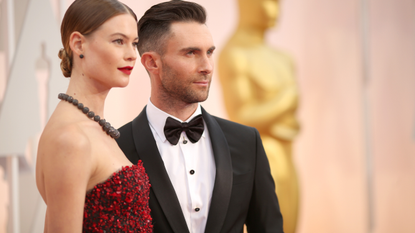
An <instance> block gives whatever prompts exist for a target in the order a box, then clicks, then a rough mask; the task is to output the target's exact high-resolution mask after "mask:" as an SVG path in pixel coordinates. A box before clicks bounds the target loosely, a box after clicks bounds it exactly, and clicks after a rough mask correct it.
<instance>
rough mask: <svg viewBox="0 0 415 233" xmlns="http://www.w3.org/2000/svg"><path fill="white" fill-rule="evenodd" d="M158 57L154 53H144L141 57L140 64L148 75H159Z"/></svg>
mask: <svg viewBox="0 0 415 233" xmlns="http://www.w3.org/2000/svg"><path fill="white" fill-rule="evenodd" d="M160 62H161V60H160V55H159V54H158V53H156V52H145V53H144V54H143V55H141V64H143V66H144V68H146V70H147V72H149V73H150V74H154V75H158V74H159V73H160V68H161V67H160V65H161V64H160Z"/></svg>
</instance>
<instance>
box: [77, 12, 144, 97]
mask: <svg viewBox="0 0 415 233" xmlns="http://www.w3.org/2000/svg"><path fill="white" fill-rule="evenodd" d="M137 35H138V34H137V22H136V21H135V19H134V18H133V17H132V16H131V15H129V14H121V15H117V16H114V17H112V18H110V19H109V20H107V21H106V22H105V23H104V24H102V25H101V26H100V27H99V28H98V29H97V30H96V31H94V32H93V33H92V34H91V35H89V36H87V37H86V42H85V43H84V44H83V45H82V46H83V48H82V49H83V51H84V52H83V55H84V58H83V59H81V66H82V72H83V74H82V75H84V76H86V78H88V79H89V80H91V81H92V80H93V81H94V82H95V83H96V84H97V85H98V86H97V87H98V88H100V87H101V88H104V89H106V88H112V87H125V86H127V84H128V82H129V77H130V73H131V71H132V69H133V67H134V65H135V62H136V59H137V43H138V36H137Z"/></svg>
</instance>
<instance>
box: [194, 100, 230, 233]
mask: <svg viewBox="0 0 415 233" xmlns="http://www.w3.org/2000/svg"><path fill="white" fill-rule="evenodd" d="M202 115H203V119H204V121H205V123H206V125H207V128H208V130H209V135H210V140H211V143H212V150H213V155H214V158H215V164H216V178H215V186H214V188H213V193H212V201H211V204H210V209H209V215H208V219H207V223H206V229H205V232H209V233H211V232H212V233H216V232H217V233H219V232H220V231H221V229H222V226H223V224H224V221H225V217H226V214H227V212H228V206H229V202H230V197H231V192H232V179H233V171H232V161H231V155H230V152H229V147H228V143H227V141H226V138H225V135H224V134H223V132H222V129H221V127H220V126H219V124H218V123H217V121H216V120H215V119H214V117H213V116H211V115H210V114H208V113H207V112H206V111H205V110H204V109H203V108H202Z"/></svg>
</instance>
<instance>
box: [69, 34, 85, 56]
mask: <svg viewBox="0 0 415 233" xmlns="http://www.w3.org/2000/svg"><path fill="white" fill-rule="evenodd" d="M84 43H85V36H83V35H82V34H81V33H79V32H72V34H71V36H70V37H69V47H71V50H72V52H73V56H74V57H79V55H81V54H84V49H85V48H84V47H85V46H84Z"/></svg>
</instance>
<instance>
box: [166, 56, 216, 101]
mask: <svg viewBox="0 0 415 233" xmlns="http://www.w3.org/2000/svg"><path fill="white" fill-rule="evenodd" d="M162 65H163V68H162V72H161V77H162V83H161V85H162V86H163V89H164V95H165V97H166V98H172V99H170V100H168V101H175V100H179V101H182V102H185V103H188V104H192V103H199V102H203V101H205V100H206V99H207V97H208V95H209V88H210V84H209V86H208V87H207V90H196V89H195V88H194V87H193V85H194V84H193V82H194V81H196V80H198V81H200V80H209V79H210V76H211V75H202V74H201V75H200V77H194V78H193V79H191V80H182V79H181V78H180V74H178V73H177V72H176V70H174V69H172V68H171V67H170V66H169V65H167V64H166V63H165V62H164V61H162Z"/></svg>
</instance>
